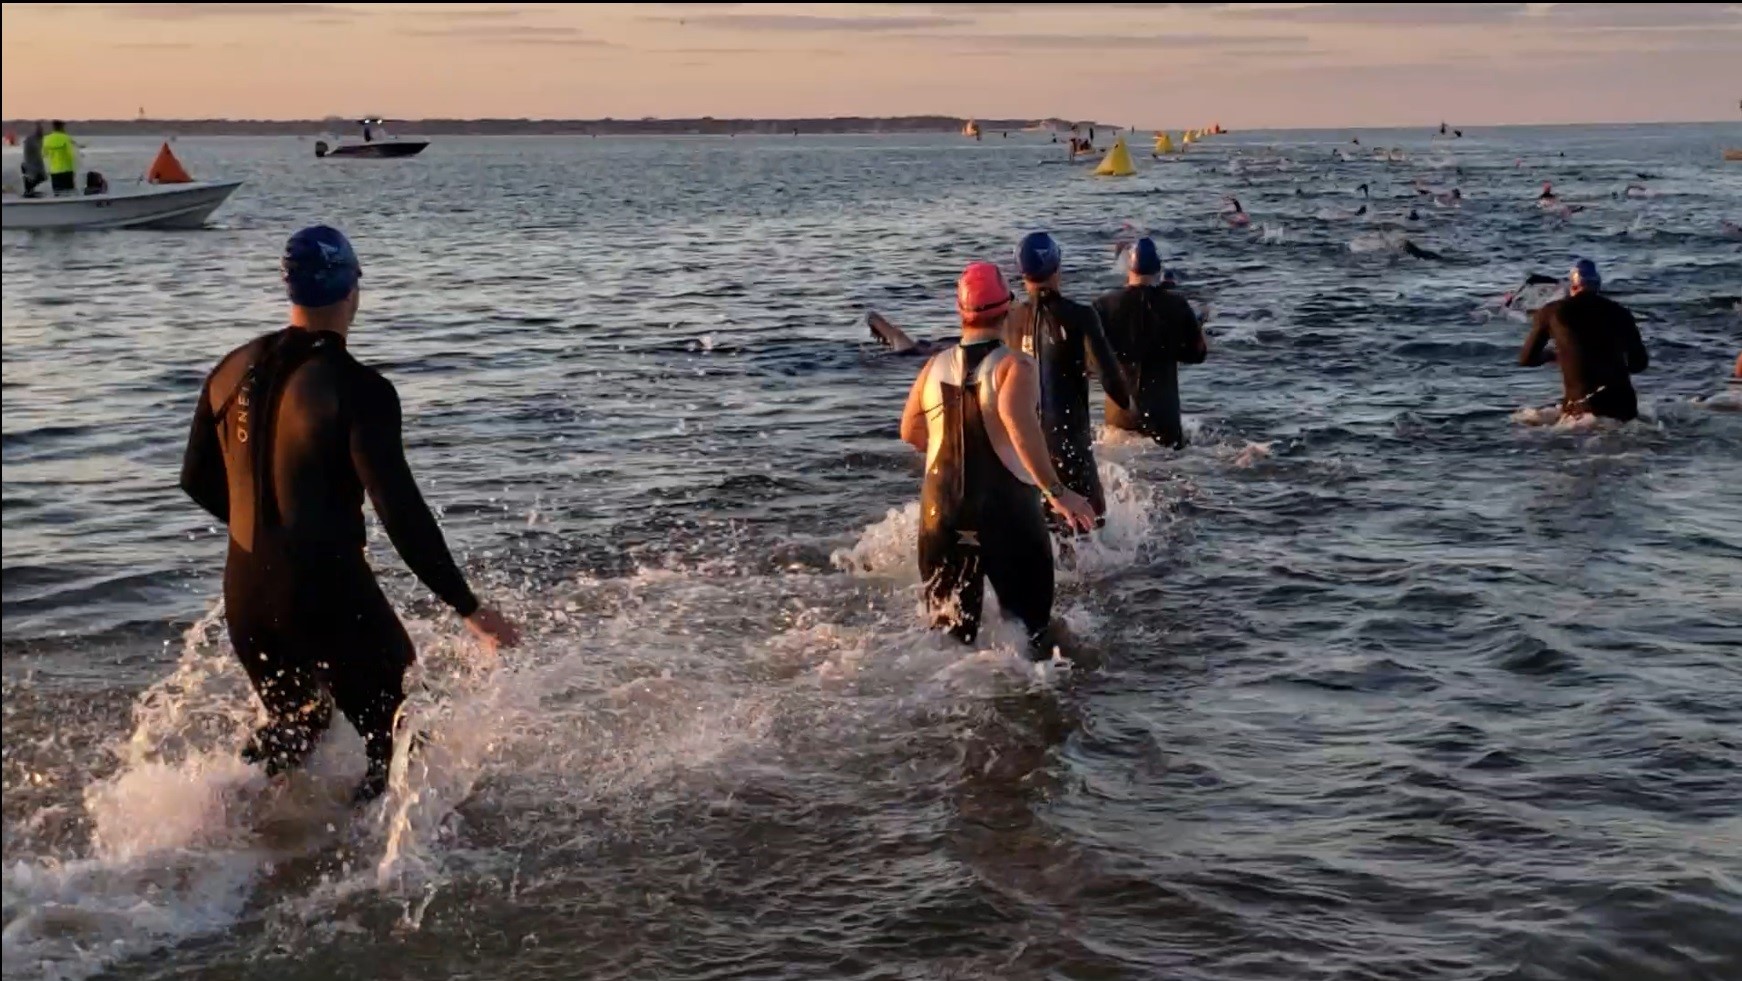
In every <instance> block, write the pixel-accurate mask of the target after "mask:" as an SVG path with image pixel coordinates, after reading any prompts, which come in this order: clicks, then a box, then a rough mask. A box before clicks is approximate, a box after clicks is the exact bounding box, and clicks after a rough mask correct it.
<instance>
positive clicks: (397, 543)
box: [351, 376, 478, 617]
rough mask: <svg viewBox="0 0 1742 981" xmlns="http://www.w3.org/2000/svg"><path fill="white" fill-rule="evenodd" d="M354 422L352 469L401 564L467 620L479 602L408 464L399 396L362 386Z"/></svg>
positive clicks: (375, 381) (385, 387) (384, 386)
mask: <svg viewBox="0 0 1742 981" xmlns="http://www.w3.org/2000/svg"><path fill="white" fill-rule="evenodd" d="M359 389H360V390H361V391H360V398H359V403H360V404H358V405H356V406H355V407H354V412H353V416H352V419H351V463H352V465H353V466H354V467H356V469H357V476H358V477H359V478H360V479H361V480H362V481H363V487H364V488H365V489H366V490H368V492H369V501H370V503H371V504H373V505H374V506H375V515H376V516H377V517H379V518H380V519H381V526H382V527H383V528H386V529H387V537H388V538H389V539H391V540H392V541H393V547H394V548H395V549H396V550H398V552H399V556H400V558H402V559H404V560H405V564H406V565H407V566H409V567H410V568H411V571H412V572H413V573H415V574H416V575H417V578H418V579H419V580H421V581H422V582H423V584H424V585H425V586H428V587H429V589H430V592H433V593H435V594H436V595H437V596H438V597H440V598H441V600H442V602H444V603H446V604H448V605H449V606H451V607H453V608H454V612H456V613H458V614H459V615H460V616H462V617H469V616H471V615H472V614H473V613H475V612H477V609H478V598H477V597H476V596H473V595H472V590H471V589H470V588H469V587H467V585H466V577H465V576H464V575H463V574H461V572H460V569H459V567H458V566H457V565H455V564H454V557H453V555H452V554H451V553H449V552H448V543H447V540H446V539H444V538H443V537H442V529H441V526H440V525H438V524H436V519H435V515H433V514H431V513H430V511H429V506H428V505H427V504H425V503H424V501H423V495H422V494H421V493H419V492H418V489H417V481H416V479H414V478H413V477H412V475H411V465H410V464H408V463H407V462H406V461H405V444H404V443H403V442H402V440H401V436H400V414H399V393H398V392H396V391H394V389H393V386H392V384H390V383H389V382H387V381H386V380H385V379H382V378H380V377H379V376H376V377H374V378H370V379H367V380H366V381H365V382H364V383H363V384H362V385H360V386H359Z"/></svg>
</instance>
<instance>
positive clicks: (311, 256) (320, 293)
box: [280, 225, 363, 307]
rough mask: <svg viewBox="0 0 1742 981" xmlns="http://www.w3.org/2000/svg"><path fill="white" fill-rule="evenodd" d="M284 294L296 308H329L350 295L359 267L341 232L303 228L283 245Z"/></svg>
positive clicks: (355, 286)
mask: <svg viewBox="0 0 1742 981" xmlns="http://www.w3.org/2000/svg"><path fill="white" fill-rule="evenodd" d="M280 268H282V269H283V271H284V288H285V292H287V293H289V294H290V302H292V303H294V304H296V305H297V306H299V307H330V306H332V305H333V304H335V303H337V302H339V301H340V300H343V299H344V298H345V297H347V296H350V295H351V291H352V290H354V289H356V288H357V280H359V279H361V278H362V276H363V267H362V266H361V265H359V264H358V262H357V253H356V252H355V251H353V250H352V248H351V243H350V240H348V239H346V238H345V235H344V233H343V232H341V231H339V230H338V229H336V228H329V227H327V226H326V225H314V226H312V227H310V228H305V229H303V230H302V231H300V232H297V233H296V234H295V235H292V236H291V237H290V240H289V241H288V242H285V243H284V259H283V261H282V262H281V263H280Z"/></svg>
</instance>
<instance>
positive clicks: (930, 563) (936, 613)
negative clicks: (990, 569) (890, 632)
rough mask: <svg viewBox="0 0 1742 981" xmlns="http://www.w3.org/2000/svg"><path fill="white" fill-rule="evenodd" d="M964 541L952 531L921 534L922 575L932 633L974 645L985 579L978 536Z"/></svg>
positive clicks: (984, 597)
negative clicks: (936, 632)
mask: <svg viewBox="0 0 1742 981" xmlns="http://www.w3.org/2000/svg"><path fill="white" fill-rule="evenodd" d="M968 534H969V535H970V540H968V541H964V540H963V538H962V536H963V533H962V532H959V531H956V530H955V529H950V528H936V529H926V530H922V531H921V532H920V539H919V575H920V579H921V581H922V582H924V583H925V605H926V613H927V615H928V616H929V617H930V618H931V628H932V629H933V630H948V631H949V634H950V636H952V637H954V638H956V639H957V640H959V641H961V642H962V643H964V644H972V643H973V642H974V640H975V638H977V637H978V636H979V635H980V613H981V609H982V607H983V606H984V604H985V600H986V579H985V575H984V572H983V571H982V567H981V563H980V559H981V556H980V548H979V546H978V545H976V544H974V540H977V537H978V536H973V535H972V533H968Z"/></svg>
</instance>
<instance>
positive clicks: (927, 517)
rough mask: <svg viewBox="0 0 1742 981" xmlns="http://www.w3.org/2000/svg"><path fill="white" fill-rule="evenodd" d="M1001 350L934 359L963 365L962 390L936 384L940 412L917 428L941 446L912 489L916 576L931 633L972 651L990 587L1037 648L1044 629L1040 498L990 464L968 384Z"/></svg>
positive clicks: (984, 348) (974, 348)
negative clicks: (937, 429) (932, 433)
mask: <svg viewBox="0 0 1742 981" xmlns="http://www.w3.org/2000/svg"><path fill="white" fill-rule="evenodd" d="M1002 346H1003V345H1002V344H1001V343H1000V342H998V341H982V342H980V343H977V344H967V345H963V346H961V347H958V348H954V349H952V350H949V351H945V352H943V353H942V354H939V355H937V357H939V358H955V357H961V358H962V359H963V360H962V364H963V371H962V376H961V377H962V380H963V384H962V385H959V386H957V385H949V384H944V385H941V386H940V388H941V390H942V394H943V401H942V405H941V406H940V407H939V408H940V409H941V411H940V412H937V413H936V414H935V415H933V416H931V417H930V419H929V420H928V423H927V424H928V425H931V426H941V427H942V429H943V442H942V445H941V447H940V448H939V450H938V453H937V456H936V458H935V459H933V460H931V461H930V462H929V465H928V466H927V467H926V471H925V484H924V486H923V487H922V489H921V491H920V514H921V518H920V531H919V571H920V578H921V579H922V580H923V581H924V583H925V595H926V605H927V607H928V608H929V609H930V610H931V614H932V620H933V626H934V627H938V628H948V630H949V632H950V634H951V635H952V636H954V637H956V638H957V639H958V640H961V641H962V642H963V643H968V644H971V643H973V642H974V638H975V637H977V636H978V635H979V632H980V614H981V606H982V604H983V603H984V601H985V598H986V580H988V579H990V580H991V581H992V588H993V589H994V590H995V591H997V593H998V604H999V606H1000V607H1001V608H1003V610H1004V611H1005V612H1006V613H1007V614H1009V615H1010V616H1013V617H1015V618H1017V619H1019V620H1021V621H1022V623H1023V626H1024V627H1026V628H1027V629H1028V634H1029V639H1030V641H1031V643H1035V644H1038V642H1039V641H1040V639H1041V638H1042V636H1043V635H1044V634H1045V632H1046V629H1047V627H1048V625H1049V624H1050V623H1051V622H1052V598H1053V568H1052V543H1051V541H1050V539H1049V538H1048V533H1047V524H1046V515H1045V509H1044V508H1043V507H1042V505H1041V498H1040V491H1039V490H1038V489H1036V488H1035V487H1034V486H1033V485H1031V484H1027V483H1024V482H1023V481H1022V480H1021V479H1020V478H1018V477H1017V476H1016V475H1015V474H1014V473H1012V472H1011V471H1010V468H1009V467H1008V466H1006V465H1005V463H1004V461H1003V459H1001V458H1000V457H999V456H998V451H997V449H996V448H995V447H994V446H993V444H992V439H991V437H990V436H989V435H988V434H987V431H986V421H985V415H984V413H983V412H982V411H981V390H980V386H979V383H977V382H976V381H975V377H976V373H977V372H978V371H979V369H980V366H981V365H982V364H983V363H984V362H985V360H986V359H987V358H988V357H990V356H991V355H992V354H993V353H994V352H995V351H998V350H999V349H1000V348H1001V347H1002ZM958 352H959V353H958ZM935 366H936V365H935V363H934V364H928V365H926V369H925V370H926V371H928V372H930V371H932V370H933V368H934V367H935Z"/></svg>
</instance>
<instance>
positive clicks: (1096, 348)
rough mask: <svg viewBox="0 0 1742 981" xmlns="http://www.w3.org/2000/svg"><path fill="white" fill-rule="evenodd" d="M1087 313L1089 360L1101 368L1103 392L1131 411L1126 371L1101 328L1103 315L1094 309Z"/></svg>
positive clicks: (1085, 325) (1085, 329)
mask: <svg viewBox="0 0 1742 981" xmlns="http://www.w3.org/2000/svg"><path fill="white" fill-rule="evenodd" d="M1085 312H1086V313H1087V316H1085V317H1084V318H1083V333H1084V334H1085V335H1087V337H1088V339H1089V359H1090V361H1091V362H1093V363H1094V364H1096V365H1097V366H1098V367H1099V373H1100V376H1101V390H1102V391H1103V392H1106V393H1107V397H1108V398H1110V399H1112V400H1113V401H1115V402H1117V403H1119V404H1120V405H1121V406H1124V407H1125V408H1127V409H1129V408H1131V392H1130V391H1129V389H1128V388H1127V386H1126V384H1125V369H1123V368H1121V367H1120V366H1119V355H1118V354H1117V353H1115V352H1114V351H1113V345H1112V344H1111V343H1109V342H1108V341H1107V332H1106V331H1105V330H1103V329H1102V328H1101V315H1100V314H1098V313H1096V312H1095V309H1094V308H1093V307H1089V308H1087V309H1086V310H1085Z"/></svg>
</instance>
